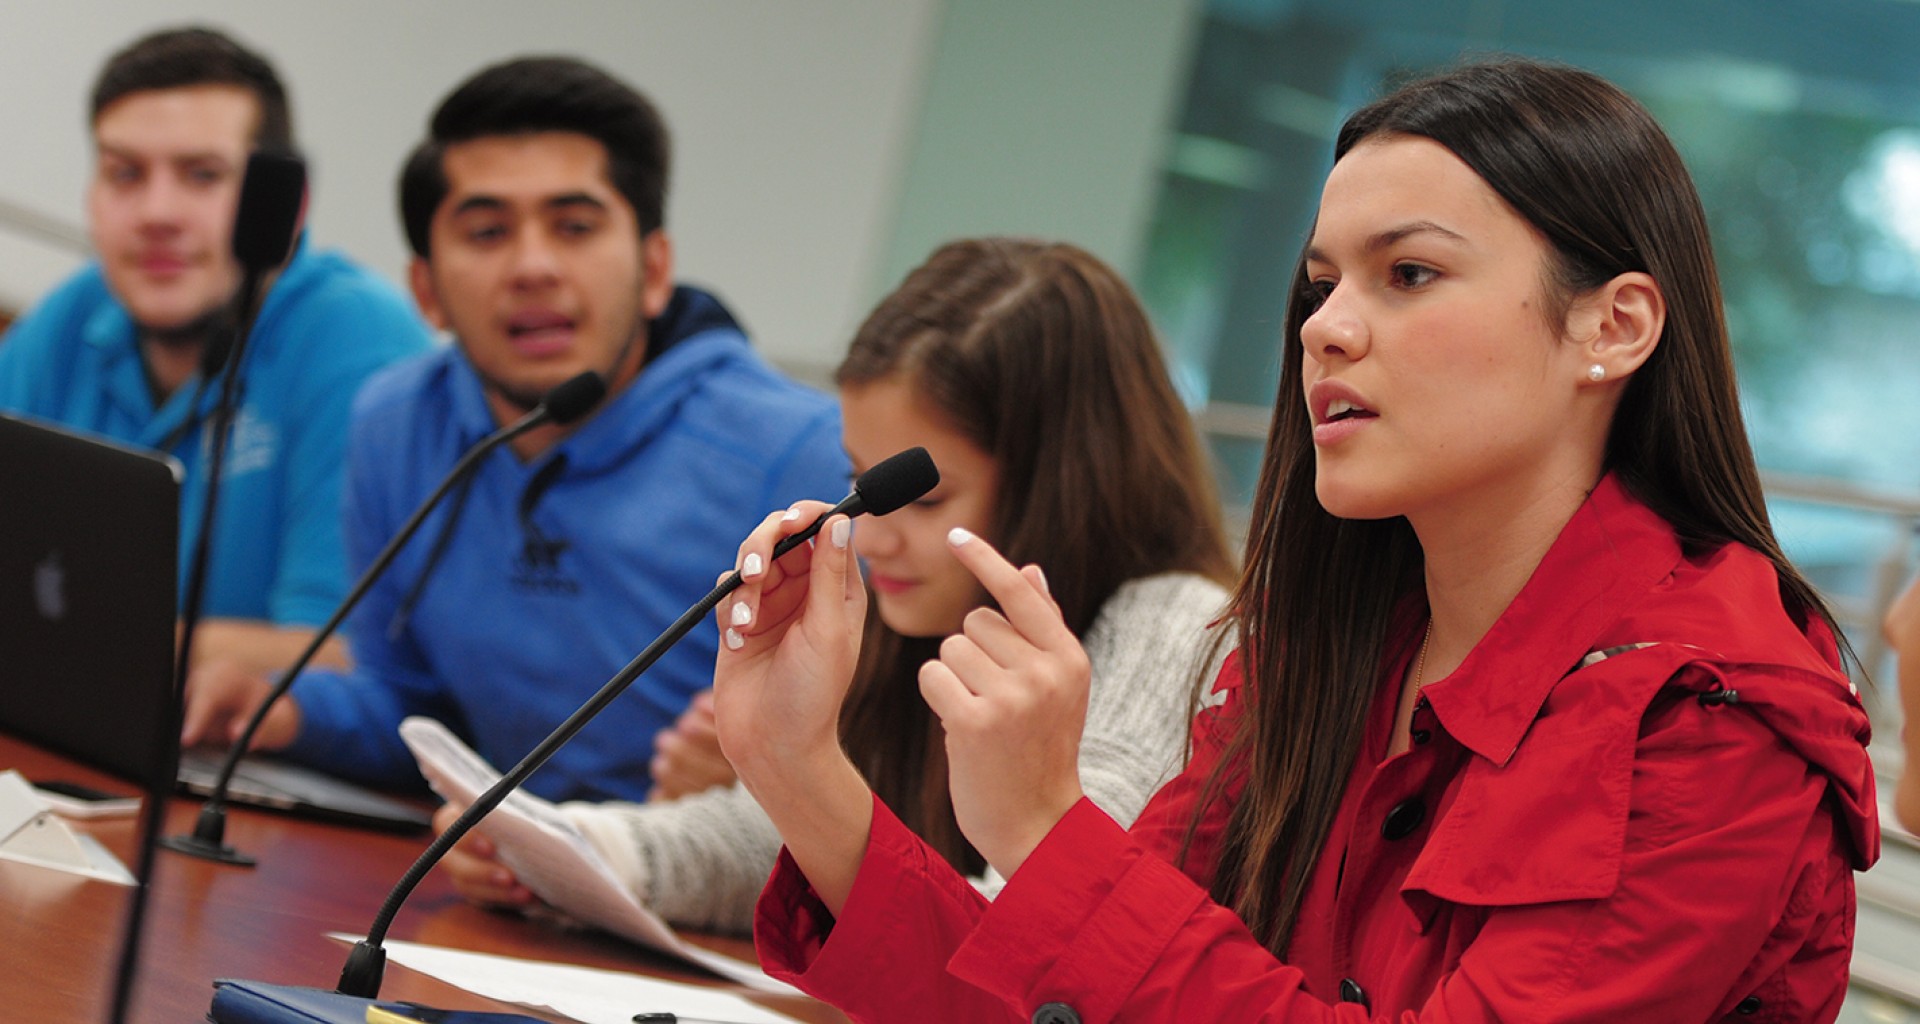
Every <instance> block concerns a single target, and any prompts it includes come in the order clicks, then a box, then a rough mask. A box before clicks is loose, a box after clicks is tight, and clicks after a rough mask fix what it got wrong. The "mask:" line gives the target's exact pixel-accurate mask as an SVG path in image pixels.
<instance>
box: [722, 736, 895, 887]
mask: <svg viewBox="0 0 1920 1024" xmlns="http://www.w3.org/2000/svg"><path fill="white" fill-rule="evenodd" d="M737 767H738V766H737ZM740 778H741V781H742V783H743V784H745V786H746V788H747V792H749V793H751V794H752V795H753V798H754V800H755V801H756V802H758V803H759V804H760V807H761V809H762V810H764V811H766V813H767V817H768V818H769V819H771V820H772V821H773V826H774V828H776V829H778V830H779V832H780V838H781V841H782V842H784V843H785V844H786V846H787V851H788V852H789V853H791V854H792V855H793V860H794V863H795V864H797V865H799V867H800V871H801V873H802V874H804V875H806V876H807V881H808V882H810V883H811V884H812V885H813V889H814V892H815V894H816V895H818V896H819V897H820V899H821V902H823V903H825V904H826V906H827V909H828V910H829V911H831V912H833V913H834V914H835V915H836V916H837V915H838V914H839V913H840V908H841V907H842V906H844V905H845V904H846V900H847V896H848V894H849V893H851V892H852V891H853V881H854V878H855V877H856V876H857V875H858V874H859V873H860V862H861V860H862V859H864V858H865V856H866V851H867V839H868V836H869V835H870V834H871V833H872V831H873V791H872V790H870V789H868V788H867V783H866V780H865V779H864V778H862V777H861V775H860V772H859V769H857V768H855V767H854V766H853V762H851V761H849V760H847V757H846V755H845V754H844V753H843V752H841V751H840V750H839V748H837V747H836V748H835V749H834V750H833V752H832V754H831V755H827V756H823V757H820V758H819V759H818V760H816V761H814V762H813V763H811V764H805V763H802V764H796V765H791V766H789V770H786V771H772V772H766V771H755V772H751V773H750V772H749V771H748V770H745V769H743V770H742V771H741V773H740Z"/></svg>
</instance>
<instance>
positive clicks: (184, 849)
mask: <svg viewBox="0 0 1920 1024" xmlns="http://www.w3.org/2000/svg"><path fill="white" fill-rule="evenodd" d="M160 845H161V846H164V847H166V848H167V849H169V850H172V851H174V852H175V853H184V854H186V855H188V856H189V857H198V858H200V859H201V860H211V861H218V862H220V863H222V864H235V865H238V866H240V867H243V868H250V867H253V866H254V865H255V864H256V863H258V862H257V861H255V860H254V859H253V858H252V857H249V856H247V855H246V854H244V853H241V852H240V851H239V850H236V849H234V848H233V847H231V846H228V845H227V844H225V843H222V842H218V841H215V840H208V839H202V838H200V837H199V836H194V835H178V836H167V837H165V838H163V839H161V840H160Z"/></svg>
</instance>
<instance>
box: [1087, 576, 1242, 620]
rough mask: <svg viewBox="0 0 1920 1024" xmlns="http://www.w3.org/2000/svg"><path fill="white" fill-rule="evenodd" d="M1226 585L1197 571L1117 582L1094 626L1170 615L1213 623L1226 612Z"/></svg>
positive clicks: (1180, 618)
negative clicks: (1120, 620)
mask: <svg viewBox="0 0 1920 1024" xmlns="http://www.w3.org/2000/svg"><path fill="white" fill-rule="evenodd" d="M1227 596H1228V591H1227V588H1226V587H1223V586H1221V585H1220V584H1218V583H1216V582H1214V581H1213V580H1210V579H1208V578H1207V577H1205V576H1202V575H1200V574H1199V573H1192V572H1163V573H1156V574H1154V575H1152V576H1141V577H1138V578H1136V579H1131V580H1128V581H1127V582H1125V583H1122V584H1120V586H1119V587H1118V588H1116V589H1115V590H1114V592H1113V596H1112V597H1109V598H1107V600H1106V603H1105V604H1102V605H1101V606H1100V614H1099V616H1098V617H1097V618H1096V619H1095V621H1094V628H1096V629H1098V628H1099V627H1100V624H1101V623H1103V622H1106V621H1108V620H1119V619H1136V618H1173V619H1176V620H1179V621H1182V622H1187V621H1198V622H1199V623H1201V624H1202V625H1204V624H1205V623H1208V622H1212V621H1214V620H1216V619H1218V618H1220V616H1221V615H1222V614H1223V613H1224V612H1225V611H1226V607H1227Z"/></svg>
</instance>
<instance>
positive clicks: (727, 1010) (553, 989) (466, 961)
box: [328, 932, 794, 1024]
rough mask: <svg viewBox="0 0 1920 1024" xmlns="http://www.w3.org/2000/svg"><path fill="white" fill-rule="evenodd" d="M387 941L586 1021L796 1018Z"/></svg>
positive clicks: (509, 997)
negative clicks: (653, 1015)
mask: <svg viewBox="0 0 1920 1024" xmlns="http://www.w3.org/2000/svg"><path fill="white" fill-rule="evenodd" d="M328 938H332V939H337V940H339V941H341V942H346V943H353V942H358V941H359V940H360V938H361V937H360V936H357V935H343V934H340V933H338V932H335V933H332V934H330V935H329V936H328ZM383 946H384V948H385V949H386V951H387V959H388V961H390V962H392V963H397V964H402V965H405V966H406V967H409V968H412V969H413V970H416V971H419V972H420V973H422V974H429V975H432V976H433V977H435V978H438V979H440V980H441V981H444V982H446V983H448V984H450V985H456V986H458V987H460V988H463V989H466V990H467V991H469V992H472V993H474V994H475V995H482V996H486V997H487V998H489V999H498V1000H500V1001H501V1002H503V1003H513V1004H515V1005H517V1006H525V1007H529V1008H532V1009H536V1010H548V1011H551V1012H554V1013H558V1014H562V1015H564V1016H567V1017H571V1018H573V1019H574V1020H577V1021H582V1022H584V1024H631V1022H632V1020H633V1015H634V1014H636V1013H641V1012H660V1011H669V1012H672V1013H674V1014H676V1015H678V1016H679V1018H680V1019H681V1020H683V1021H688V1022H689V1024H692V1022H694V1021H702V1022H705V1021H717V1022H722V1024H735V1022H738V1024H794V1018H792V1017H789V1016H787V1015H785V1014H782V1013H775V1012H774V1011H772V1010H769V1009H767V1008H766V1007H764V1006H761V1005H759V1004H758V1003H753V1002H749V1001H748V1000H746V999H742V998H741V997H739V996H737V995H734V994H733V993H731V992H719V991H715V990H713V989H709V988H700V987H698V986H695V985H683V984H680V983H678V982H672V981H662V980H660V979H658V978H647V977H642V976H641V975H638V974H627V973H624V972H621V971H603V970H600V969H598V968H593V967H580V966H576V965H574V964H558V963H549V962H546V961H541V960H520V959H516V958H513V957H504V956H493V955H490V954H486V953H470V952H466V951H464V950H457V949H447V948H444V947H441V946H425V945H421V944H419V943H415V942H398V941H394V940H391V939H389V940H388V941H387V942H385V943H383Z"/></svg>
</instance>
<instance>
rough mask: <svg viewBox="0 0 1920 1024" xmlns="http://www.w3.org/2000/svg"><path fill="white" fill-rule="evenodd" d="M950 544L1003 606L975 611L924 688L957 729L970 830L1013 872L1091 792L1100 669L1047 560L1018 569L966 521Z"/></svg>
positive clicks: (952, 731)
mask: <svg viewBox="0 0 1920 1024" xmlns="http://www.w3.org/2000/svg"><path fill="white" fill-rule="evenodd" d="M948 543H949V544H951V545H952V547H953V552H954V556H955V557H957V558H959V559H960V562H961V564H963V565H965V566H966V567H967V569H968V570H969V571H971V572H972V573H973V575H974V576H975V577H976V578H978V579H979V580H980V583H981V585H982V586H984V587H986V589H987V592H988V593H989V594H992V595H993V597H994V599H995V600H996V601H998V602H999V604H1000V609H1001V610H1000V611H997V612H996V611H994V610H992V609H990V608H977V609H975V610H974V611H972V612H970V613H968V615H967V618H966V623H965V626H964V628H963V630H962V631H961V632H960V633H958V634H955V635H954V636H951V637H948V638H947V639H946V641H945V642H943V643H942V644H941V645H940V657H939V660H937V661H930V662H927V663H926V664H925V665H924V666H922V667H921V669H920V693H921V695H922V696H924V697H925V698H926V701H927V705H928V706H929V707H931V708H932V709H933V712H934V714H936V715H939V716H940V723H941V725H943V726H944V727H945V728H946V734H947V774H948V785H949V787H950V788H951V789H952V792H953V810H954V815H955V817H956V818H958V820H959V822H960V829H961V831H962V832H965V833H966V836H967V839H968V840H969V841H971V842H972V843H973V845H974V848H975V849H978V850H979V851H980V853H981V855H982V856H984V857H986V859H987V862H988V863H989V864H992V865H993V866H994V868H995V869H997V870H998V871H999V872H1000V873H1001V874H1003V875H1006V876H1008V877H1012V875H1013V873H1014V872H1015V871H1016V870H1018V869H1019V867H1020V865H1021V864H1022V863H1023V862H1024V861H1025V860H1026V858H1027V855H1028V854H1029V853H1032V852H1033V848H1034V847H1035V846H1038V845H1039V843H1040V840H1041V839H1043V838H1045V836H1046V834H1047V833H1048V832H1049V831H1051V830H1052V828H1053V826H1054V825H1055V824H1057V823H1058V822H1059V821H1060V818H1061V817H1062V816H1064V815H1065V814H1066V813H1067V811H1068V810H1070V809H1072V807H1073V805H1074V804H1075V803H1076V802H1078V801H1079V799H1080V796H1081V790H1080V769H1079V758H1080V733H1081V731H1082V729H1084V728H1085V725H1086V718H1087V685H1088V681H1089V678H1090V677H1091V670H1090V668H1089V666H1088V663H1087V654H1086V651H1085V650H1084V649H1082V648H1081V646H1080V641H1079V640H1078V639H1077V638H1076V637H1075V636H1074V635H1073V631H1072V630H1070V629H1068V628H1067V624H1066V621H1065V620H1064V619H1062V618H1061V615H1060V606H1059V605H1057V604H1055V603H1054V601H1053V597H1052V595H1051V594H1049V593H1048V591H1047V581H1046V577H1045V576H1044V575H1043V574H1042V573H1041V572H1040V568H1039V566H1033V565H1029V566H1027V567H1026V568H1024V569H1016V568H1014V567H1013V566H1012V565H1011V564H1010V563H1008V562H1007V560H1006V559H1005V558H1002V557H1001V556H1000V553H999V552H997V551H995V550H994V549H993V548H992V547H991V546H990V545H988V544H987V542H986V541H983V540H980V539H979V538H977V537H974V536H973V535H972V534H970V533H968V532H967V531H965V530H959V529H956V530H954V531H953V532H952V533H951V534H950V535H949V536H948Z"/></svg>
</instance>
